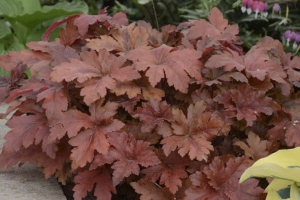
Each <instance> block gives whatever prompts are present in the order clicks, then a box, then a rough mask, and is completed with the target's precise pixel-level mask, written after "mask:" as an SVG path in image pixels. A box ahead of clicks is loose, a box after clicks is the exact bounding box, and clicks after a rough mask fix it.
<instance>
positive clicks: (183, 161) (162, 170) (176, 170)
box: [142, 152, 190, 194]
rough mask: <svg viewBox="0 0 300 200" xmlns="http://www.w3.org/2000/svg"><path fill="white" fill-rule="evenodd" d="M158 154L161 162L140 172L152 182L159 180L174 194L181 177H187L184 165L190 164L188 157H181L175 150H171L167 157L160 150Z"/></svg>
mask: <svg viewBox="0 0 300 200" xmlns="http://www.w3.org/2000/svg"><path fill="white" fill-rule="evenodd" d="M158 155H159V157H160V160H161V162H162V163H160V164H159V165H155V166H152V167H148V168H146V169H143V170H142V173H144V174H146V177H145V178H148V179H150V180H152V182H153V183H155V182H157V181H158V180H159V184H160V185H163V184H164V185H165V186H166V187H167V188H169V190H170V192H171V193H172V194H175V193H176V192H177V191H178V189H179V187H181V186H182V179H184V178H187V177H188V174H187V172H186V170H185V166H186V165H188V164H190V162H189V158H188V157H184V158H182V157H181V156H180V155H178V153H177V152H172V153H171V154H170V155H169V156H168V157H166V156H165V155H164V154H163V153H162V152H159V153H158Z"/></svg>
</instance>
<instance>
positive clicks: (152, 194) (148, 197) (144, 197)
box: [130, 180, 174, 200]
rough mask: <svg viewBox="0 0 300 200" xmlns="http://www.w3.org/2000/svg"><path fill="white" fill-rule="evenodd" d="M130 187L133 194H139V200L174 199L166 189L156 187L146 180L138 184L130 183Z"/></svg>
mask: <svg viewBox="0 0 300 200" xmlns="http://www.w3.org/2000/svg"><path fill="white" fill-rule="evenodd" d="M130 185H131V186H132V187H133V188H134V190H135V192H136V193H138V194H141V197H140V199H141V200H154V199H155V200H169V199H174V196H173V195H172V194H171V193H170V192H169V191H168V189H167V188H161V187H158V186H157V185H156V184H155V183H153V182H151V181H147V180H142V181H139V182H131V183H130Z"/></svg>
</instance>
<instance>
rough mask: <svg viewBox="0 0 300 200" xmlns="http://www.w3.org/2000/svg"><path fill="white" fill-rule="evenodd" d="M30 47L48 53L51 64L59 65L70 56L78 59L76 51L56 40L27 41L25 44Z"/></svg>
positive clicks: (67, 60)
mask: <svg viewBox="0 0 300 200" xmlns="http://www.w3.org/2000/svg"><path fill="white" fill-rule="evenodd" d="M26 45H27V46H28V47H29V48H30V49H32V50H35V51H41V52H44V53H46V55H47V54H49V55H50V57H51V58H49V59H48V60H50V61H51V65H52V66H56V65H59V64H60V63H63V62H69V61H70V59H71V58H76V59H79V55H78V52H77V51H76V50H75V49H73V48H72V47H69V46H64V45H62V44H60V43H58V42H44V41H40V42H29V43H27V44H26Z"/></svg>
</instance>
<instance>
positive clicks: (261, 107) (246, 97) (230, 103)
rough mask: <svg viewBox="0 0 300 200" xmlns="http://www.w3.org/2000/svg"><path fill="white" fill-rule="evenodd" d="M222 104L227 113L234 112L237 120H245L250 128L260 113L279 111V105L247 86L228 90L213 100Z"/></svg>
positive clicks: (270, 113) (269, 113)
mask: <svg viewBox="0 0 300 200" xmlns="http://www.w3.org/2000/svg"><path fill="white" fill-rule="evenodd" d="M214 100H215V101H216V102H218V103H220V104H223V105H224V106H225V108H226V109H227V111H235V112H236V118H237V119H238V120H243V119H244V120H246V122H247V126H252V124H253V122H254V120H257V119H258V116H259V114H260V113H264V114H266V115H272V113H273V112H274V111H276V110H277V109H279V105H278V104H277V103H276V102H275V101H273V100H272V99H271V98H269V97H266V96H265V94H264V93H262V92H259V91H253V90H251V88H250V87H248V86H245V85H244V86H240V87H238V89H233V90H229V91H227V92H225V93H222V94H220V95H218V96H216V97H215V98H214Z"/></svg>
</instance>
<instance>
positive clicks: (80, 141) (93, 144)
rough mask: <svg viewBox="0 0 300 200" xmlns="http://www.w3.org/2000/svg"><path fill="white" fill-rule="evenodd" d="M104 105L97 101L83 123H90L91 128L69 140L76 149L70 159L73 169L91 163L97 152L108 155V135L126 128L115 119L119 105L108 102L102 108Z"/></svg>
mask: <svg viewBox="0 0 300 200" xmlns="http://www.w3.org/2000/svg"><path fill="white" fill-rule="evenodd" d="M102 103H103V102H102V101H97V102H95V103H93V104H92V105H91V106H90V113H91V116H89V117H88V118H86V121H84V122H83V124H84V123H90V126H89V127H86V129H85V130H82V131H80V132H79V133H78V134H77V135H75V136H74V137H72V138H71V139H70V140H69V144H71V145H72V146H73V147H75V148H73V149H72V154H71V157H70V158H71V160H72V168H73V169H76V168H77V167H84V166H85V165H86V163H87V162H91V161H92V160H93V158H94V153H95V150H96V151H97V152H98V153H101V154H107V153H108V148H109V143H108V141H107V139H106V134H108V133H111V132H114V131H118V130H120V129H121V128H122V127H123V126H124V124H123V123H122V122H121V121H119V120H117V119H113V116H114V115H115V114H116V110H117V108H118V105H117V104H116V103H110V102H108V103H106V104H105V105H104V106H102ZM73 126H74V125H73Z"/></svg>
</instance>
